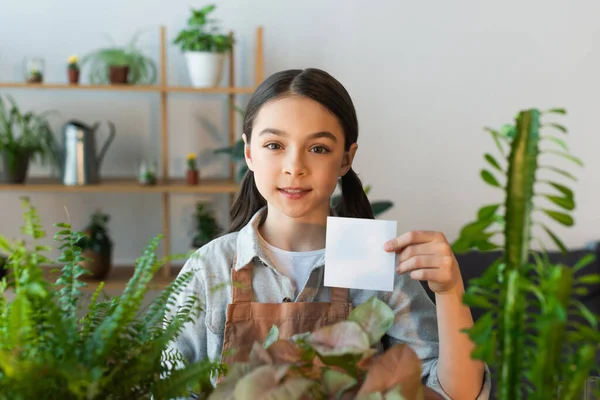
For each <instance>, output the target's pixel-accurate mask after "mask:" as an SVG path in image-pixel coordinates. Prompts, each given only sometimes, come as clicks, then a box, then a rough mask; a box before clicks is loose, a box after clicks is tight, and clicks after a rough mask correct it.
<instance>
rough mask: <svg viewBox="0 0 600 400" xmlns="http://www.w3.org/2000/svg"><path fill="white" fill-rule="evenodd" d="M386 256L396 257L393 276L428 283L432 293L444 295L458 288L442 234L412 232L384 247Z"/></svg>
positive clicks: (452, 259) (454, 264)
mask: <svg viewBox="0 0 600 400" xmlns="http://www.w3.org/2000/svg"><path fill="white" fill-rule="evenodd" d="M384 250H385V251H387V252H395V253H397V254H398V264H397V266H396V272H397V273H399V274H403V273H406V272H409V273H410V277H411V278H413V279H418V280H421V281H428V283H429V288H431V290H432V291H433V292H434V293H437V294H442V293H448V292H451V291H452V290H454V289H456V288H459V287H460V286H461V285H460V284H462V277H461V275H460V269H459V268H458V262H457V261H456V258H455V257H454V253H453V252H452V248H451V246H450V244H449V243H448V241H447V240H446V237H445V236H444V234H443V233H440V232H431V231H412V232H407V233H405V234H403V235H401V236H398V237H397V238H394V239H392V240H390V241H388V242H387V243H385V245H384Z"/></svg>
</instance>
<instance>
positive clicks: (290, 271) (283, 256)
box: [259, 235, 325, 296]
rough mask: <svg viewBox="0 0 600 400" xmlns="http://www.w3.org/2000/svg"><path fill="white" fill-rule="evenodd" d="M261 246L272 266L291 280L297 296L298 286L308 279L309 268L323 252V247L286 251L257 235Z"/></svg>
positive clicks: (301, 285)
mask: <svg viewBox="0 0 600 400" xmlns="http://www.w3.org/2000/svg"><path fill="white" fill-rule="evenodd" d="M259 239H260V244H261V247H262V248H263V249H264V251H265V253H266V254H267V256H268V257H269V259H270V260H271V261H272V262H273V264H274V265H273V266H274V267H275V268H276V269H277V271H279V272H280V273H281V274H282V275H285V276H287V277H288V278H290V280H291V281H292V285H293V286H294V293H295V295H296V296H298V292H299V291H300V288H302V287H304V284H305V283H306V281H307V280H308V276H309V275H310V270H311V269H312V267H313V266H314V265H315V264H316V263H317V261H318V260H319V259H320V258H321V257H322V256H323V255H324V254H325V249H319V250H313V251H288V250H282V249H280V248H278V247H275V246H273V245H271V244H270V243H267V241H266V240H265V239H264V238H263V237H262V236H260V235H259Z"/></svg>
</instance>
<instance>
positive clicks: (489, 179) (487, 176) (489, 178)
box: [481, 169, 501, 187]
mask: <svg viewBox="0 0 600 400" xmlns="http://www.w3.org/2000/svg"><path fill="white" fill-rule="evenodd" d="M481 177H482V178H483V180H484V181H485V182H486V183H487V184H488V185H491V186H495V187H501V186H500V183H499V182H498V181H497V180H496V178H495V177H494V175H492V173H491V172H490V171H488V170H486V169H482V170H481Z"/></svg>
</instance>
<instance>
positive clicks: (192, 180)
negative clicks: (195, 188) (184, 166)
mask: <svg viewBox="0 0 600 400" xmlns="http://www.w3.org/2000/svg"><path fill="white" fill-rule="evenodd" d="M186 177H187V183H188V185H197V184H198V181H199V180H200V177H199V174H198V170H197V169H193V170H192V169H188V170H187V175H186Z"/></svg>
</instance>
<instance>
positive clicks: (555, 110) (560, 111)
mask: <svg viewBox="0 0 600 400" xmlns="http://www.w3.org/2000/svg"><path fill="white" fill-rule="evenodd" d="M544 113H549V114H562V115H565V114H566V113H567V110H565V109H564V108H550V109H548V110H546V111H544Z"/></svg>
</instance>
